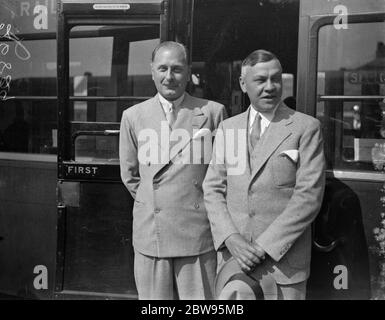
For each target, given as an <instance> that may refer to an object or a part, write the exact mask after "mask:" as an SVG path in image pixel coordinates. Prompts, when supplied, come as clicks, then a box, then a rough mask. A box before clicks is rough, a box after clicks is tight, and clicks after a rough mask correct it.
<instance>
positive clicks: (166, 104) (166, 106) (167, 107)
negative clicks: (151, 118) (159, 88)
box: [158, 93, 185, 113]
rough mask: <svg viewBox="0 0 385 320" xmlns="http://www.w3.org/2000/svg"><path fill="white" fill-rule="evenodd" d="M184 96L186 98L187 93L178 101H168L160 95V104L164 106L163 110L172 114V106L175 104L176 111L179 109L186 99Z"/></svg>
mask: <svg viewBox="0 0 385 320" xmlns="http://www.w3.org/2000/svg"><path fill="white" fill-rule="evenodd" d="M184 96H185V93H183V94H182V95H181V96H180V97H179V98H178V99H176V100H174V101H168V100H167V99H165V98H164V97H163V96H162V95H161V94H160V93H158V97H159V101H160V104H161V105H162V108H163V110H164V112H166V113H167V112H170V109H171V106H172V104H174V107H175V109H178V108H179V106H180V104H181V103H182V101H183V99H184Z"/></svg>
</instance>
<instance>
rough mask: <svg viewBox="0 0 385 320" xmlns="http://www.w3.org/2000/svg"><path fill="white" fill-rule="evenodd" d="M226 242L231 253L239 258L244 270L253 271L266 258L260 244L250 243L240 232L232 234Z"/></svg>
mask: <svg viewBox="0 0 385 320" xmlns="http://www.w3.org/2000/svg"><path fill="white" fill-rule="evenodd" d="M225 244H226V247H227V249H229V251H230V253H231V255H232V256H233V257H234V258H235V260H237V262H238V264H239V266H240V267H241V269H242V271H243V272H246V273H248V272H250V271H252V270H253V269H254V268H255V266H256V265H257V264H260V263H261V262H262V260H263V259H264V258H265V256H264V250H262V248H260V247H259V246H258V245H254V244H252V243H249V242H247V241H246V240H245V238H243V237H242V236H241V235H240V234H238V233H234V234H232V235H230V236H229V237H228V238H227V239H226V240H225Z"/></svg>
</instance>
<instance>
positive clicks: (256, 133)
mask: <svg viewBox="0 0 385 320" xmlns="http://www.w3.org/2000/svg"><path fill="white" fill-rule="evenodd" d="M260 137H261V115H260V114H259V113H258V114H257V115H256V116H255V119H254V122H253V126H252V129H251V133H250V144H251V147H252V148H253V149H254V147H255V145H256V144H257V142H258V141H259V139H260Z"/></svg>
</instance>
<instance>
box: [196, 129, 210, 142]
mask: <svg viewBox="0 0 385 320" xmlns="http://www.w3.org/2000/svg"><path fill="white" fill-rule="evenodd" d="M207 134H211V131H210V129H208V128H202V129H199V130H198V131H197V132H195V133H194V135H193V137H192V138H193V139H198V138H200V137H203V136H205V135H207Z"/></svg>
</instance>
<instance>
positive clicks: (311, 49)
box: [297, 12, 385, 181]
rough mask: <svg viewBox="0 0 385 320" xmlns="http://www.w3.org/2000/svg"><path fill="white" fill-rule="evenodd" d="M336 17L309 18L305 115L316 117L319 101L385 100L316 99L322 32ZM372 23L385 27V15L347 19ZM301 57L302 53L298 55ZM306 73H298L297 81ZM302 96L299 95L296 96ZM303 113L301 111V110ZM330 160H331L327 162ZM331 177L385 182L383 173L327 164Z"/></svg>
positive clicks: (325, 97) (354, 16) (377, 13)
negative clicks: (383, 24)
mask: <svg viewBox="0 0 385 320" xmlns="http://www.w3.org/2000/svg"><path fill="white" fill-rule="evenodd" d="M335 18H336V16H335V15H327V16H326V15H322V16H310V17H309V21H308V23H309V31H308V32H309V33H308V40H309V46H308V53H307V54H308V58H307V61H308V70H307V72H306V73H307V75H306V78H307V82H308V83H309V84H310V85H308V86H306V93H305V95H302V96H303V97H304V98H305V101H306V104H305V106H303V112H305V113H307V114H310V115H312V116H316V112H317V102H320V101H332V100H338V101H352V100H354V101H357V100H361V101H364V100H366V101H368V100H375V101H379V100H382V99H384V98H385V96H326V95H325V96H318V95H317V84H318V83H317V81H318V79H317V74H318V45H319V31H320V29H321V28H322V27H323V26H326V25H333V22H334V20H335ZM371 22H383V23H385V12H376V13H363V14H350V15H348V16H347V23H348V25H349V24H353V23H354V24H357V23H371ZM298 54H299V57H300V56H301V54H303V53H301V52H299V53H298ZM302 74H303V73H301V70H299V71H298V77H300V76H301V75H302ZM297 96H299V95H297ZM300 111H302V110H300ZM327 160H328V159H327ZM326 173H327V176H328V177H335V178H341V179H348V180H362V181H385V177H384V175H383V174H382V173H381V172H375V171H364V170H351V169H340V168H337V169H335V168H334V167H333V165H331V164H329V163H328V167H327V170H326Z"/></svg>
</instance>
